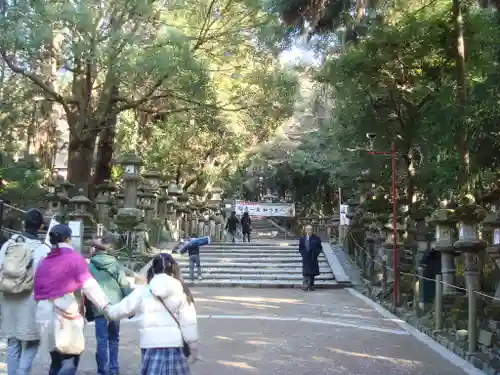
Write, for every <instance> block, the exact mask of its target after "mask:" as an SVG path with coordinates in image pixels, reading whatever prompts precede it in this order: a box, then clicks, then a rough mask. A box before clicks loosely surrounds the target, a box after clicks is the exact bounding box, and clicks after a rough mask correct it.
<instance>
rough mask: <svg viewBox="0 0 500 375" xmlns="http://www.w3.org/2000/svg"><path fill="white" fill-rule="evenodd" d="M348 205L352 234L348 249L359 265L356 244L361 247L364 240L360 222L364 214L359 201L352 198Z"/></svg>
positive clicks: (349, 237)
mask: <svg viewBox="0 0 500 375" xmlns="http://www.w3.org/2000/svg"><path fill="white" fill-rule="evenodd" d="M347 204H348V206H349V210H348V212H347V214H346V217H347V218H348V219H349V229H348V233H349V234H350V235H349V236H348V237H347V248H348V251H349V252H350V253H351V256H352V257H353V258H354V259H355V262H356V263H357V264H359V249H358V248H357V246H356V245H355V244H356V243H358V244H360V245H361V244H363V240H364V238H363V237H364V236H363V235H364V227H363V223H362V221H361V220H360V218H361V213H362V212H361V209H359V205H360V202H359V200H357V199H355V198H351V199H349V200H348V201H347ZM302 230H303V228H302Z"/></svg>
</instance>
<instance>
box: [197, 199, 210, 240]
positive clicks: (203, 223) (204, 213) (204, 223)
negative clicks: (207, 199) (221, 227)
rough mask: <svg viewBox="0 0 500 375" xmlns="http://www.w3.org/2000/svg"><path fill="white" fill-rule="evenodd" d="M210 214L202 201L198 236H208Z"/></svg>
mask: <svg viewBox="0 0 500 375" xmlns="http://www.w3.org/2000/svg"><path fill="white" fill-rule="evenodd" d="M209 219H210V217H209V214H208V210H207V207H206V206H205V205H204V204H203V203H202V204H201V207H200V216H199V217H198V236H199V237H201V236H206V235H207V233H206V230H205V229H206V228H208V222H209Z"/></svg>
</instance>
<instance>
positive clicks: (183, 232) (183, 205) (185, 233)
mask: <svg viewBox="0 0 500 375" xmlns="http://www.w3.org/2000/svg"><path fill="white" fill-rule="evenodd" d="M188 206H189V195H188V193H182V194H181V195H179V197H177V207H178V208H177V214H178V221H179V232H180V236H181V237H182V238H189V237H191V233H189V227H187V228H186V223H187V215H188V214H189V212H190V209H189V207H188Z"/></svg>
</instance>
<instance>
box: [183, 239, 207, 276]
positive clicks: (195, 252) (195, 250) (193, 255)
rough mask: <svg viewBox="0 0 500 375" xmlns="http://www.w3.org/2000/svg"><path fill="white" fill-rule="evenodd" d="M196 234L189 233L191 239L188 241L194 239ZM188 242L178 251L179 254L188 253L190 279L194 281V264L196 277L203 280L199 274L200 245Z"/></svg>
mask: <svg viewBox="0 0 500 375" xmlns="http://www.w3.org/2000/svg"><path fill="white" fill-rule="evenodd" d="M195 239H196V234H192V235H191V239H190V240H189V241H192V240H195ZM189 241H188V244H187V245H186V246H185V247H184V248H183V249H182V250H181V251H180V253H181V254H185V253H186V252H187V253H188V255H189V278H190V279H191V281H194V280H195V278H194V266H195V265H196V268H197V271H198V272H197V278H198V280H203V277H202V276H201V263H200V246H199V245H197V244H190V243H189Z"/></svg>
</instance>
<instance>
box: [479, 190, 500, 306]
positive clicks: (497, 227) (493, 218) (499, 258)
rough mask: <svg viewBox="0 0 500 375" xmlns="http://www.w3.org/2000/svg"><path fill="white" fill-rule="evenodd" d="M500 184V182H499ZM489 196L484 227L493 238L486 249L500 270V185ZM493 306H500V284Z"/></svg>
mask: <svg viewBox="0 0 500 375" xmlns="http://www.w3.org/2000/svg"><path fill="white" fill-rule="evenodd" d="M499 182H500V181H499ZM499 182H497V184H498V186H497V187H496V188H495V189H494V190H493V191H492V192H491V193H489V194H488V195H486V196H485V197H483V201H484V202H486V203H489V204H490V205H491V208H490V212H489V213H488V215H487V216H486V218H485V219H484V221H483V226H485V227H488V228H489V229H491V232H492V236H491V242H490V246H488V247H487V248H486V251H487V252H488V255H489V257H490V259H491V260H492V261H494V262H495V264H496V266H497V268H499V269H500V183H499ZM493 304H495V305H500V283H498V284H497V287H496V290H495V299H494V300H493Z"/></svg>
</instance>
